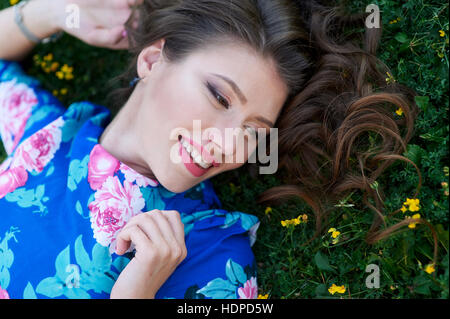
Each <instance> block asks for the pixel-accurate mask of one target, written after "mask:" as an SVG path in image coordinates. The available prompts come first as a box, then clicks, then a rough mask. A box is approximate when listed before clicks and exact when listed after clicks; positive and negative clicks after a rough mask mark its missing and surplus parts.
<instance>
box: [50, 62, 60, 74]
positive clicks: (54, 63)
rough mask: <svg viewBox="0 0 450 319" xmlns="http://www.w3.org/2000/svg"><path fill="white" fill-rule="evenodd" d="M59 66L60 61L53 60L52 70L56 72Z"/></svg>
mask: <svg viewBox="0 0 450 319" xmlns="http://www.w3.org/2000/svg"><path fill="white" fill-rule="evenodd" d="M58 67H59V63H58V62H53V63H52V65H51V66H50V68H51V70H52V72H55V71H56V70H57V69H58Z"/></svg>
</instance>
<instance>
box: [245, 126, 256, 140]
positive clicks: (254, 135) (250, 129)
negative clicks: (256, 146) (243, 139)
mask: <svg viewBox="0 0 450 319" xmlns="http://www.w3.org/2000/svg"><path fill="white" fill-rule="evenodd" d="M247 131H248V132H249V133H250V136H251V137H254V138H255V139H258V136H257V133H256V129H255V128H254V127H250V126H248V127H247Z"/></svg>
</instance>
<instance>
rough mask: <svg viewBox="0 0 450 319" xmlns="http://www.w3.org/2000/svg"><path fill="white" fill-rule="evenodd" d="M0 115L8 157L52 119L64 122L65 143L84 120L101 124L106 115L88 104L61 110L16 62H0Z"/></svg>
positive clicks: (52, 96)
mask: <svg viewBox="0 0 450 319" xmlns="http://www.w3.org/2000/svg"><path fill="white" fill-rule="evenodd" d="M0 115H1V116H0V137H1V141H2V142H3V145H4V148H5V150H6V152H7V154H8V155H10V154H12V153H13V152H14V151H15V149H16V148H17V146H18V145H19V144H20V143H21V142H22V141H24V140H26V139H27V138H28V137H30V136H31V135H33V134H35V133H36V132H38V131H39V130H41V129H43V128H44V127H45V126H47V125H49V124H51V123H52V122H54V121H56V120H58V121H60V120H61V119H62V120H64V128H63V139H64V140H69V139H70V138H71V137H73V135H74V134H75V133H76V131H77V129H79V127H80V125H81V124H83V123H84V122H85V121H86V120H87V119H92V121H93V122H94V124H97V125H99V126H101V125H104V124H105V121H107V120H108V119H109V116H110V112H109V110H108V109H107V108H106V107H104V106H101V105H98V104H95V103H92V102H89V101H80V102H76V103H72V104H71V105H69V106H68V107H65V106H64V105H62V103H61V102H60V101H59V100H58V99H57V98H56V97H55V96H54V95H53V94H52V93H51V92H49V91H47V90H45V89H43V88H42V87H41V85H40V82H39V80H37V79H36V78H34V77H33V76H30V75H28V74H26V73H25V72H24V70H23V68H22V66H21V65H20V63H18V62H15V61H6V60H1V59H0Z"/></svg>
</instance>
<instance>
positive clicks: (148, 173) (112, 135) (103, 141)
mask: <svg viewBox="0 0 450 319" xmlns="http://www.w3.org/2000/svg"><path fill="white" fill-rule="evenodd" d="M135 105H136V106H139V105H140V103H138V101H136V96H133V94H132V95H131V97H130V98H129V99H128V101H127V102H126V103H125V105H124V106H123V107H122V108H121V110H120V111H119V113H118V114H117V115H116V116H115V117H114V119H113V120H112V121H111V123H110V124H109V125H108V126H107V127H106V128H105V130H104V131H103V133H102V135H101V136H100V138H99V139H98V142H99V144H100V145H101V146H102V147H103V148H104V149H105V150H106V151H107V152H108V153H109V154H111V155H112V156H114V157H115V158H116V159H117V160H119V161H120V162H122V163H124V164H125V165H127V166H128V167H130V168H132V169H133V170H135V171H136V172H138V173H139V174H141V175H143V176H145V177H148V178H151V179H156V177H155V175H154V174H153V172H152V170H151V169H150V167H149V166H148V165H147V164H146V162H145V160H144V159H143V158H141V156H140V155H139V153H138V150H139V145H137V141H138V139H137V136H136V134H137V133H136V132H135V131H134V130H133V128H134V127H135V126H134V125H133V123H132V119H133V118H134V117H135V116H136V114H137V111H136V110H134V108H135ZM133 114H134V117H133Z"/></svg>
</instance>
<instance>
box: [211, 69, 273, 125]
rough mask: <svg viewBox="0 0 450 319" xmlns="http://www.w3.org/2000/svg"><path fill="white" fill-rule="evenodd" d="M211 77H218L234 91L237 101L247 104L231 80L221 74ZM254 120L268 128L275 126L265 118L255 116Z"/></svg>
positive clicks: (242, 94)
mask: <svg viewBox="0 0 450 319" xmlns="http://www.w3.org/2000/svg"><path fill="white" fill-rule="evenodd" d="M211 75H214V76H215V77H218V78H220V79H222V80H224V81H225V82H227V83H228V84H229V85H230V86H231V88H232V89H233V90H234V92H235V93H236V95H237V96H238V97H239V99H240V100H241V103H242V104H246V103H247V98H246V97H245V95H244V93H242V91H241V90H240V89H239V86H238V85H237V84H236V83H234V81H233V80H231V79H230V78H228V77H226V76H225V75H221V74H216V73H211ZM255 119H256V120H258V121H260V122H262V123H264V124H267V125H268V126H269V127H270V128H272V127H274V126H275V125H274V124H273V123H272V122H271V121H269V120H268V119H266V118H265V117H262V116H256V117H255Z"/></svg>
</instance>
